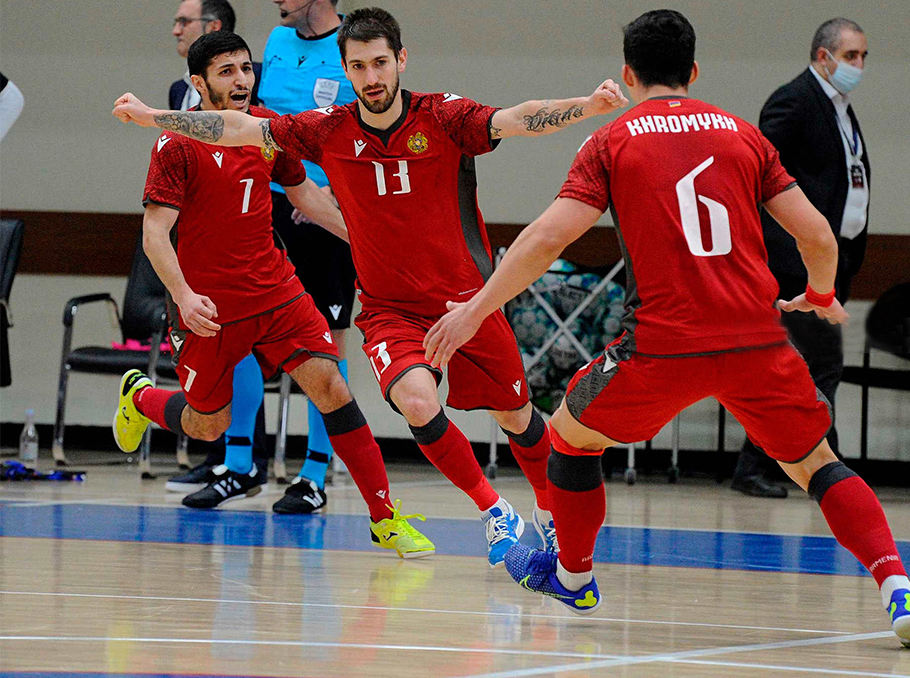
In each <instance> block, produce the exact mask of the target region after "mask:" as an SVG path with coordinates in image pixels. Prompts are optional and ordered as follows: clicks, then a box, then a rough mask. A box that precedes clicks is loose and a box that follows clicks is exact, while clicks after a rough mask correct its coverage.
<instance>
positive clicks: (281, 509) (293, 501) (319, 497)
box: [272, 476, 328, 513]
mask: <svg viewBox="0 0 910 678" xmlns="http://www.w3.org/2000/svg"><path fill="white" fill-rule="evenodd" d="M327 502H328V499H327V497H326V496H325V492H324V491H323V490H320V489H319V486H318V485H317V484H316V483H314V482H313V481H312V480H310V479H309V478H304V477H303V476H297V477H296V478H294V482H292V483H291V484H290V486H289V487H288V489H286V490H285V491H284V496H283V497H282V498H281V499H279V500H278V501H276V502H275V505H274V506H272V510H273V511H274V512H275V513H322V509H324V508H325V505H326V503H327Z"/></svg>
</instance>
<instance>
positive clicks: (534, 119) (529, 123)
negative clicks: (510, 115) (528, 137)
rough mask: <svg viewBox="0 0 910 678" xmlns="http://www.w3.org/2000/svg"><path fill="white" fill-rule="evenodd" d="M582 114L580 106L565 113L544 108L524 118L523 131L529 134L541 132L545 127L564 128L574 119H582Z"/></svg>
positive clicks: (572, 107)
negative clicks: (525, 130)
mask: <svg viewBox="0 0 910 678" xmlns="http://www.w3.org/2000/svg"><path fill="white" fill-rule="evenodd" d="M542 103H546V102H542ZM584 114H585V113H584V108H583V107H582V106H571V107H570V108H568V109H567V110H565V111H560V110H559V109H557V110H555V111H550V110H547V107H546V106H544V107H543V108H541V109H540V110H539V111H537V113H535V114H534V115H526V116H524V123H525V129H527V130H528V131H529V132H543V131H544V130H545V129H546V128H547V127H566V126H567V125H569V124H571V123H572V122H573V120H574V119H575V118H581V117H584Z"/></svg>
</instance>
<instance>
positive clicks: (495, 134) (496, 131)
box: [490, 124, 502, 140]
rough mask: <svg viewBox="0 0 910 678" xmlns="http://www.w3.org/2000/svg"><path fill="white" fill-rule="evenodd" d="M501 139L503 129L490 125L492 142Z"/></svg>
mask: <svg viewBox="0 0 910 678" xmlns="http://www.w3.org/2000/svg"><path fill="white" fill-rule="evenodd" d="M500 137H502V128H501V127H495V126H494V125H492V124H491V125H490V139H491V140H492V139H499V138H500Z"/></svg>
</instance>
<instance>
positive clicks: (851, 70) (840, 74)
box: [824, 50, 863, 94]
mask: <svg viewBox="0 0 910 678" xmlns="http://www.w3.org/2000/svg"><path fill="white" fill-rule="evenodd" d="M825 51H826V52H828V50H825ZM828 56H829V57H831V59H832V60H833V61H834V62H835V63H836V64H837V68H835V69H834V73H830V72H829V71H828V64H827V63H825V64H824V68H825V73H827V74H828V82H830V83H831V86H832V87H834V89H836V90H837V91H838V92H840V93H841V94H846V93H847V92H851V91H852V90H854V89H855V88H856V86H857V85H858V84H859V82H860V80H862V79H863V69H862V68H857V67H856V66H851V65H850V64H848V63H844V62H843V61H838V60H837V59H835V58H834V55H833V54H831V52H828Z"/></svg>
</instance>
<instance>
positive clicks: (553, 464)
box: [547, 426, 607, 572]
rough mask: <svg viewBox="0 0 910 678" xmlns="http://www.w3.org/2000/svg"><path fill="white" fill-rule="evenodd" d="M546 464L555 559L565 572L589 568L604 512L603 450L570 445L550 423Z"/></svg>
mask: <svg viewBox="0 0 910 678" xmlns="http://www.w3.org/2000/svg"><path fill="white" fill-rule="evenodd" d="M549 428H550V440H551V441H552V443H553V450H552V451H551V453H550V460H549V463H548V465H547V478H548V479H549V488H550V492H549V493H550V511H551V512H552V513H553V523H554V525H555V526H556V535H557V537H558V538H559V562H560V563H562V566H563V567H564V568H566V570H568V571H569V572H590V571H591V570H592V569H593V558H594V545H595V544H596V543H597V535H598V533H599V532H600V528H601V526H602V525H603V522H604V518H605V517H606V515H607V495H606V493H605V492H604V481H603V469H602V467H601V463H602V462H601V458H602V456H603V452H602V451H600V452H590V451H588V450H581V449H578V448H576V447H572V446H571V445H569V443H567V442H566V441H565V440H563V438H562V437H561V436H560V435H559V433H557V432H556V430H555V429H554V428H553V427H552V426H550V427H549Z"/></svg>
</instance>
